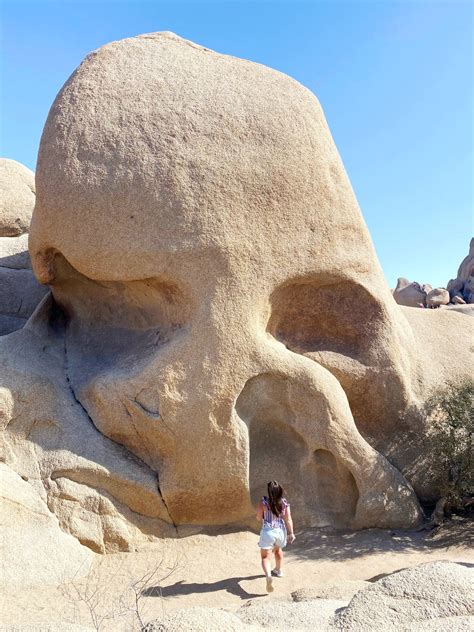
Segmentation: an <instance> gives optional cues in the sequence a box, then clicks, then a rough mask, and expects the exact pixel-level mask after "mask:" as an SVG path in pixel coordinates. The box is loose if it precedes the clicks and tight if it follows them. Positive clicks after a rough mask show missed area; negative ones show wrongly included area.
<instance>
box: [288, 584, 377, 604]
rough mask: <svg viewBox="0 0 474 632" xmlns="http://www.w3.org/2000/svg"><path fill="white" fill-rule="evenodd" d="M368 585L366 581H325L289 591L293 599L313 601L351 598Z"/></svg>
mask: <svg viewBox="0 0 474 632" xmlns="http://www.w3.org/2000/svg"><path fill="white" fill-rule="evenodd" d="M368 586H370V583H369V582H366V581H362V580H359V581H349V580H345V581H338V582H332V583H331V582H325V583H323V584H321V585H319V586H314V587H313V588H301V589H300V590H295V591H294V592H292V593H291V598H292V599H293V601H296V602H300V601H314V600H315V599H332V600H337V599H339V600H344V599H351V598H352V597H353V596H354V595H355V593H356V592H358V591H359V590H363V589H364V588H367V587H368Z"/></svg>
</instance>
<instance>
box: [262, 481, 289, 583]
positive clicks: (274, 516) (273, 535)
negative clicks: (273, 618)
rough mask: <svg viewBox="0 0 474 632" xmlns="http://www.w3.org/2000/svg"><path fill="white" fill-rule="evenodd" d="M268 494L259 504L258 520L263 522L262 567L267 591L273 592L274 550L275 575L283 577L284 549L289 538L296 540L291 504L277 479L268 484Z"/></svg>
mask: <svg viewBox="0 0 474 632" xmlns="http://www.w3.org/2000/svg"><path fill="white" fill-rule="evenodd" d="M267 490H268V496H264V497H263V498H262V500H261V502H260V504H259V505H258V509H257V520H260V521H261V522H262V530H261V531H260V540H259V542H258V546H259V547H260V555H261V558H262V568H263V572H264V573H265V578H266V581H267V592H269V593H270V592H273V578H272V570H271V558H272V552H273V553H274V555H275V569H274V570H273V575H274V576H275V577H283V571H282V570H281V565H282V563H283V551H282V549H283V548H284V547H285V546H286V542H287V539H288V541H289V543H290V544H291V543H292V542H294V540H295V535H294V533H293V520H292V519H291V512H290V504H289V502H288V501H287V500H286V498H283V488H282V486H281V485H280V484H279V483H278V482H277V481H270V482H269V483H268V485H267Z"/></svg>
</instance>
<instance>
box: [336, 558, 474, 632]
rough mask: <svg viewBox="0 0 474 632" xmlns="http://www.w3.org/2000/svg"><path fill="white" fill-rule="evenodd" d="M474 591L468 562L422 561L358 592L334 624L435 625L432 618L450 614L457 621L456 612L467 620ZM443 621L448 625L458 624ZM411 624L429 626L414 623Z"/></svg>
mask: <svg viewBox="0 0 474 632" xmlns="http://www.w3.org/2000/svg"><path fill="white" fill-rule="evenodd" d="M473 591H474V570H473V569H472V568H470V567H469V565H466V566H465V565H463V564H454V563H452V562H428V563H427V564H420V565H419V566H415V567H413V568H407V569H405V570H402V571H399V572H396V573H392V574H391V575H388V576H387V577H384V578H382V579H380V580H378V581H377V582H375V583H374V584H373V585H372V586H370V587H369V588H366V589H365V590H362V591H360V592H358V593H357V594H356V595H355V596H354V597H353V598H352V600H351V602H350V603H349V605H348V607H347V608H345V609H343V610H342V612H340V613H338V614H336V616H335V618H334V623H333V629H336V630H381V629H389V630H409V629H431V622H433V623H434V624H438V626H439V625H440V624H442V623H443V620H444V619H446V620H447V621H449V622H450V623H451V624H453V622H454V621H455V620H456V618H457V617H460V618H461V619H462V620H463V623H464V621H465V619H466V618H467V617H472V616H473V615H474V606H473V600H472V595H473ZM444 623H445V626H446V627H444V629H445V630H448V629H454V630H455V629H456V627H450V625H449V624H446V621H444ZM412 624H423V626H424V627H421V628H417V627H414V628H413V627H410V626H411V625H412ZM440 627H441V626H440ZM440 627H437V628H435V629H440ZM441 629H443V628H442V627H441ZM461 629H463V628H461Z"/></svg>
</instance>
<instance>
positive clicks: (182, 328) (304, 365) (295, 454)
mask: <svg viewBox="0 0 474 632" xmlns="http://www.w3.org/2000/svg"><path fill="white" fill-rule="evenodd" d="M290 113H291V114H290ZM66 121H67V125H66V127H65V122H66ZM66 129H67V133H64V132H65V130H66ZM37 195H38V197H37V205H36V208H35V213H34V217H33V221H32V227H31V234H30V251H31V254H32V259H33V267H34V269H35V272H36V274H37V276H38V278H39V279H40V280H42V281H43V282H45V283H49V284H50V285H51V287H52V290H53V294H54V298H55V300H56V302H57V303H58V304H59V305H60V306H61V308H62V309H63V310H65V311H66V312H67V314H68V318H69V320H68V321H67V329H66V333H65V336H66V337H65V346H66V353H67V376H68V381H69V384H70V386H71V389H72V390H73V392H74V396H75V397H76V399H77V400H78V401H80V402H81V405H82V406H83V408H84V409H85V410H87V412H88V414H89V415H90V417H91V419H92V420H93V423H94V424H95V426H96V428H97V429H98V430H99V431H100V432H101V433H103V434H104V435H106V436H107V437H109V438H110V439H112V440H113V441H115V442H117V443H121V444H122V445H124V446H125V447H126V448H127V449H128V450H129V451H130V452H131V453H133V454H135V455H136V456H138V457H139V458H140V459H141V460H142V461H143V462H144V463H146V464H147V466H148V467H149V468H151V470H153V471H155V472H157V473H158V475H159V481H160V489H161V493H162V495H163V498H164V501H165V503H166V506H167V508H168V510H169V513H170V515H171V516H172V518H173V521H174V522H175V523H176V524H187V523H194V524H222V523H230V522H239V521H240V522H242V521H244V522H245V521H247V520H248V519H249V518H250V517H252V515H253V511H254V510H253V508H252V504H251V503H252V502H255V501H256V500H257V499H258V498H259V496H260V495H261V493H262V492H263V491H264V487H265V484H266V481H267V480H268V479H270V478H274V476H275V472H276V471H277V472H280V474H279V476H280V478H282V482H283V483H284V484H285V485H287V486H288V488H289V489H290V490H291V493H292V500H293V505H294V508H295V515H296V516H297V517H298V519H299V520H300V521H301V522H306V523H314V524H344V525H352V526H375V525H378V526H383V525H389V524H390V525H393V526H395V525H398V526H402V525H405V526H408V525H413V524H416V523H417V521H418V520H419V518H420V512H419V508H418V505H417V501H416V498H415V496H414V494H413V491H412V489H411V488H410V486H409V484H408V483H407V481H405V480H404V479H403V477H402V476H401V475H400V474H399V472H397V471H396V469H395V468H393V467H392V466H391V465H390V464H389V462H388V461H387V460H386V459H385V458H384V457H383V456H382V455H381V454H380V453H377V452H376V451H375V450H373V448H372V447H371V446H370V445H369V444H368V443H367V442H366V441H365V440H364V439H363V437H362V436H361V434H359V432H358V429H357V427H356V425H355V423H354V418H353V413H352V411H351V408H350V405H349V402H351V405H352V404H353V405H354V413H356V414H358V415H359V414H360V412H361V411H363V413H362V414H363V418H362V419H361V420H360V428H361V430H363V429H364V427H367V426H368V425H369V426H370V425H371V424H380V423H381V419H384V422H382V423H383V424H384V429H383V431H382V430H380V432H387V425H386V422H385V419H386V414H385V409H386V408H387V406H388V407H389V408H391V407H393V406H403V402H406V401H407V399H409V395H408V392H409V386H408V383H407V382H406V377H405V375H406V371H407V370H408V366H409V363H410V360H409V358H408V357H402V356H401V354H400V351H399V347H400V341H402V340H404V341H406V345H407V346H409V345H410V333H409V332H406V331H405V327H404V324H403V322H401V321H400V319H399V312H398V309H397V307H396V306H395V305H394V304H392V302H391V300H390V295H389V292H388V289H387V287H386V285H385V282H384V279H383V275H382V272H381V270H380V266H379V265H378V262H377V260H376V257H375V253H374V249H373V246H372V243H371V241H370V237H369V234H368V231H367V228H366V226H365V224H364V222H363V220H362V217H361V215H360V211H359V208H358V206H357V202H356V200H355V198H354V195H353V192H352V189H351V187H350V183H349V181H348V179H347V176H346V174H345V172H344V168H343V166H342V163H341V161H340V158H339V156H338V154H337V151H336V149H335V147H334V144H333V142H332V139H331V136H330V133H329V130H328V129H327V125H326V121H325V119H324V115H323V113H322V111H321V108H320V106H319V104H318V102H317V100H316V98H315V97H314V95H312V94H311V93H310V92H309V91H308V90H307V89H306V88H303V87H302V86H301V85H299V84H298V83H297V82H295V81H294V80H292V79H290V78H289V77H287V76H285V75H283V74H281V73H278V72H276V71H273V70H270V69H268V68H265V67H263V66H260V65H258V64H253V63H251V62H247V61H243V60H238V59H235V58H231V57H227V56H223V55H218V54H216V53H214V52H212V51H209V50H207V49H204V48H201V47H199V46H196V45H194V44H192V43H190V42H187V41H185V40H181V39H180V38H178V37H176V36H174V35H170V34H149V35H146V36H140V37H137V38H132V39H128V40H123V41H121V42H114V43H112V44H110V45H107V46H105V47H103V48H102V49H100V50H99V51H96V52H95V53H93V54H91V55H89V56H88V57H87V58H86V60H85V61H84V62H83V64H82V65H81V66H80V67H79V68H78V70H77V71H76V72H75V73H74V74H73V75H72V77H71V78H70V79H69V80H68V82H67V84H66V85H65V86H64V88H63V90H62V91H61V93H60V94H59V95H58V97H57V99H56V101H55V103H54V105H53V107H52V109H51V112H50V115H49V117H48V121H47V123H46V126H45V130H44V133H43V137H42V141H41V148H40V154H39V159H38V170H37ZM330 234H331V235H333V236H335V237H333V238H332V239H331V240H329V241H328V235H330ZM339 236H340V237H339ZM341 270H343V271H344V273H341V272H340V271H341ZM305 355H306V356H307V357H305ZM203 358H205V360H204V361H203ZM354 373H355V374H356V375H357V377H353V375H354ZM334 374H336V375H337V377H335V375H334ZM387 380H389V381H390V383H391V384H392V389H391V392H390V393H387V391H386V389H385V384H386V382H387ZM369 383H370V385H371V393H370V405H368V401H367V397H368V393H367V390H366V385H367V384H369ZM341 384H344V386H342V385H341ZM344 388H347V393H346V392H345V391H344ZM273 391H276V392H278V393H279V399H278V403H275V402H272V401H270V400H269V398H268V397H267V393H269V392H273ZM348 397H349V401H348ZM375 400H377V404H376V405H374V403H373V402H374V401H375ZM394 402H397V403H396V404H395V403H394ZM382 411H384V412H383V415H381V413H382ZM335 420H337V422H336V421H335ZM389 423H395V419H393V421H392V420H390V422H389ZM265 436H267V437H269V439H268V440H267V441H266V442H265V440H264V437H265ZM191 455H192V458H191ZM249 467H250V480H249V474H248V472H249ZM308 481H312V482H314V484H312V483H311V484H310V483H308Z"/></svg>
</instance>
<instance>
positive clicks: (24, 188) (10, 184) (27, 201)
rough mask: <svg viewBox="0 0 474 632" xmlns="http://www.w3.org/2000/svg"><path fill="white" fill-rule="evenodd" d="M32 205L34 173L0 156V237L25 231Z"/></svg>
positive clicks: (33, 203) (13, 235) (12, 235)
mask: <svg viewBox="0 0 474 632" xmlns="http://www.w3.org/2000/svg"><path fill="white" fill-rule="evenodd" d="M34 205H35V175H34V173H33V172H32V171H30V170H29V169H28V168H27V167H25V166H24V165H22V164H20V163H19V162H16V160H8V159H7V158H0V237H17V236H18V235H23V233H27V232H28V227H29V225H30V220H31V215H32V213H33V208H34Z"/></svg>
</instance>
